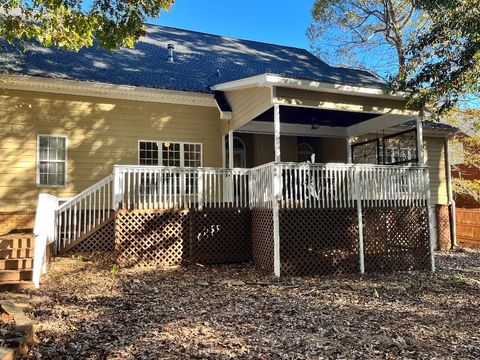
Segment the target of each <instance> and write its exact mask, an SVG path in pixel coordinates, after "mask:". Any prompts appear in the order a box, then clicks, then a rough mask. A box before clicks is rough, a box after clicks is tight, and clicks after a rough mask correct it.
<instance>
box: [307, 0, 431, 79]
mask: <svg viewBox="0 0 480 360" xmlns="http://www.w3.org/2000/svg"><path fill="white" fill-rule="evenodd" d="M312 18H313V21H312V24H311V25H310V28H309V30H308V32H307V34H308V37H309V39H310V42H311V44H312V47H313V48H314V49H315V50H316V52H317V53H319V55H320V56H321V57H323V58H325V59H327V60H330V62H332V63H334V64H339V65H349V66H352V65H353V66H360V67H362V68H370V69H371V70H375V71H376V72H377V73H378V72H380V73H383V74H384V75H390V76H396V75H397V74H399V76H400V78H401V79H403V78H404V77H405V76H406V73H407V69H406V66H407V64H406V51H407V44H408V42H409V40H410V39H411V38H412V36H413V35H414V34H415V31H416V30H417V29H418V28H419V27H421V26H423V25H424V24H425V21H426V19H425V18H424V16H423V15H422V13H421V12H420V11H419V10H417V9H416V8H415V7H414V6H413V1H410V0H316V1H315V3H314V5H313V9H312ZM373 66H374V69H372V67H373Z"/></svg>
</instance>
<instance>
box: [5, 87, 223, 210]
mask: <svg viewBox="0 0 480 360" xmlns="http://www.w3.org/2000/svg"><path fill="white" fill-rule="evenodd" d="M220 128H221V120H220V119H219V114H218V110H217V109H216V108H208V107H200V106H186V105H175V104H159V103H150V102H137V101H126V100H111V99H99V98H89V97H79V96H68V95H56V94H43V93H35V92H20V91H12V92H7V91H3V92H2V93H0V175H1V177H0V212H2V211H3V212H6V211H28V210H30V211H31V210H34V209H35V206H36V199H37V197H38V194H39V193H40V192H48V193H51V194H56V195H58V196H66V197H68V196H73V195H75V194H77V193H79V192H80V191H82V190H83V189H85V188H87V187H88V186H90V185H92V184H94V183H95V182H96V181H98V180H100V179H102V178H103V177H105V176H106V175H108V174H109V173H111V172H112V169H113V165H115V164H127V165H130V164H137V159H138V149H137V148H138V140H140V139H145V140H169V141H185V142H199V143H202V144H203V159H204V161H203V164H204V165H205V166H215V167H216V166H221V165H222V162H221V160H222V159H221V156H222V151H221V135H220V134H221V131H220ZM37 134H56V135H66V136H67V137H68V165H67V166H68V186H67V187H66V188H60V189H56V188H38V187H36V184H35V179H36V140H37Z"/></svg>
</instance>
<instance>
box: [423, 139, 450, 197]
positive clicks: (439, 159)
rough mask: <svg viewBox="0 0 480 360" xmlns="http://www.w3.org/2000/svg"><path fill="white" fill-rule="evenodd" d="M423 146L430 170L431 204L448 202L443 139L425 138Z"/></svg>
mask: <svg viewBox="0 0 480 360" xmlns="http://www.w3.org/2000/svg"><path fill="white" fill-rule="evenodd" d="M424 148H425V159H426V161H427V165H428V166H429V172H430V189H431V196H432V204H448V191H447V171H446V167H445V139H444V138H434V137H429V138H425V141H424Z"/></svg>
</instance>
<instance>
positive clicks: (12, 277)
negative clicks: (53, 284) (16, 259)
mask: <svg viewBox="0 0 480 360" xmlns="http://www.w3.org/2000/svg"><path fill="white" fill-rule="evenodd" d="M32 273H33V270H2V271H0V283H1V282H3V281H31V280H32Z"/></svg>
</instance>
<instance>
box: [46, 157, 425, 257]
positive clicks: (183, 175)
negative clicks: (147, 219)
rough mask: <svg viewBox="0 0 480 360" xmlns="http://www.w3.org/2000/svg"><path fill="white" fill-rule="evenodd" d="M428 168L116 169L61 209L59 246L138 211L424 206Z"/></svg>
mask: <svg viewBox="0 0 480 360" xmlns="http://www.w3.org/2000/svg"><path fill="white" fill-rule="evenodd" d="M427 194H428V174H427V168H425V167H418V166H380V165H353V164H309V163H269V164H265V165H262V166H259V167H256V168H252V169H223V168H179V167H158V166H123V165H122V166H115V168H114V171H113V173H112V174H111V175H109V176H107V177H106V178H104V179H103V180H101V181H99V182H98V183H96V184H95V185H93V186H91V187H90V188H88V189H86V190H85V191H83V192H82V193H80V194H78V195H77V196H75V197H74V198H72V199H70V200H69V201H67V202H66V203H64V204H62V205H61V206H59V207H58V209H57V210H56V223H55V224H56V225H55V227H56V234H55V238H56V240H57V241H56V249H57V251H60V250H62V249H64V248H66V247H69V246H71V245H72V244H74V243H76V242H78V240H79V239H81V238H82V237H83V236H86V235H87V234H89V233H90V232H91V231H92V230H93V229H95V228H96V227H97V226H100V225H101V224H102V223H104V222H105V221H106V220H108V219H109V217H110V215H111V213H112V211H115V210H120V209H123V210H132V209H172V210H173V209H196V210H201V209H203V208H205V207H213V208H273V207H274V204H276V205H278V207H279V208H280V209H282V208H283V209H290V208H292V209H296V208H353V207H356V204H357V203H358V201H360V202H361V205H362V206H365V207H386V206H388V207H400V206H424V205H426V203H427Z"/></svg>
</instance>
